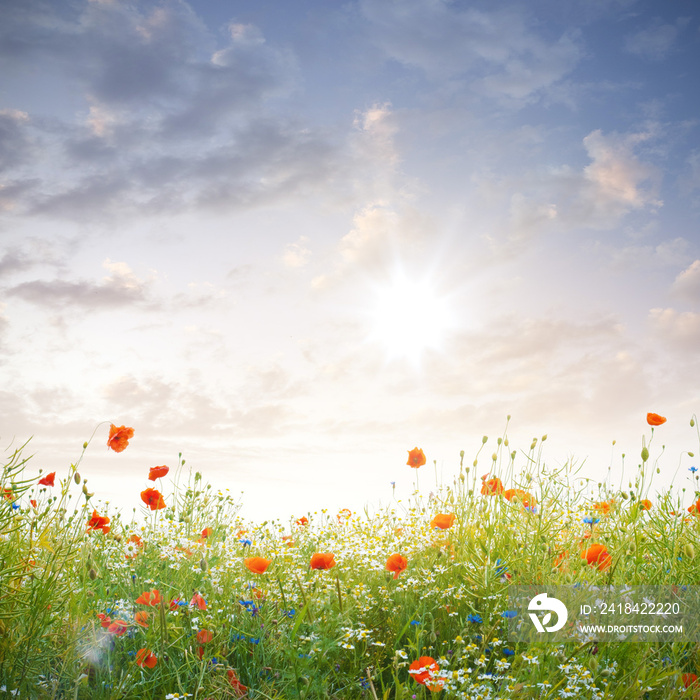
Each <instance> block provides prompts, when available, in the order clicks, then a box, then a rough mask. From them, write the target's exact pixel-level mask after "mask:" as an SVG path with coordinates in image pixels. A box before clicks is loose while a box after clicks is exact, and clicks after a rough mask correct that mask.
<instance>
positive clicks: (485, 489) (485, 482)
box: [481, 476, 504, 496]
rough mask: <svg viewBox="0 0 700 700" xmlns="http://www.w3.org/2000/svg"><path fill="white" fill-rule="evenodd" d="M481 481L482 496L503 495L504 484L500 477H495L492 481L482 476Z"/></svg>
mask: <svg viewBox="0 0 700 700" xmlns="http://www.w3.org/2000/svg"><path fill="white" fill-rule="evenodd" d="M481 481H482V484H481V495H482V496H500V495H502V494H503V490H504V489H503V484H502V483H501V480H500V479H499V478H498V477H496V476H494V477H493V478H491V479H487V478H486V477H485V476H482V477H481Z"/></svg>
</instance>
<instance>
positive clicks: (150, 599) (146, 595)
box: [136, 588, 161, 606]
mask: <svg viewBox="0 0 700 700" xmlns="http://www.w3.org/2000/svg"><path fill="white" fill-rule="evenodd" d="M160 601H161V597H160V591H159V590H157V589H155V588H154V589H153V590H152V591H144V592H143V593H142V594H141V595H140V596H139V597H138V598H137V599H136V602H137V603H139V604H140V605H151V606H155V605H158V604H159V603H160Z"/></svg>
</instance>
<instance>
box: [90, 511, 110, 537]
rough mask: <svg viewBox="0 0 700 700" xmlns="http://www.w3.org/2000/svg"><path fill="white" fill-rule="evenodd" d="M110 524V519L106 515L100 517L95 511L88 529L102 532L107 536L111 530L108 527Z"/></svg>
mask: <svg viewBox="0 0 700 700" xmlns="http://www.w3.org/2000/svg"><path fill="white" fill-rule="evenodd" d="M108 522H109V518H108V517H107V516H106V515H99V514H98V513H97V511H96V510H93V511H92V517H91V518H90V520H88V524H87V529H88V530H102V532H104V533H105V534H107V533H108V532H109V530H110V528H109V525H107V523H108Z"/></svg>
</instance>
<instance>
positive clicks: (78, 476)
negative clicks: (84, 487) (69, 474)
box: [73, 472, 80, 484]
mask: <svg viewBox="0 0 700 700" xmlns="http://www.w3.org/2000/svg"><path fill="white" fill-rule="evenodd" d="M73 481H75V483H76V484H79V483H80V474H79V473H78V472H75V474H74V475H73Z"/></svg>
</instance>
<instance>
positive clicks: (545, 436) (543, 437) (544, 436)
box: [542, 434, 547, 442]
mask: <svg viewBox="0 0 700 700" xmlns="http://www.w3.org/2000/svg"><path fill="white" fill-rule="evenodd" d="M546 439H547V435H546V434H545V435H543V436H542V442H544V441H545V440H546Z"/></svg>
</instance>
